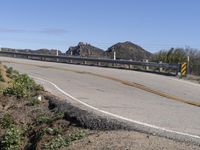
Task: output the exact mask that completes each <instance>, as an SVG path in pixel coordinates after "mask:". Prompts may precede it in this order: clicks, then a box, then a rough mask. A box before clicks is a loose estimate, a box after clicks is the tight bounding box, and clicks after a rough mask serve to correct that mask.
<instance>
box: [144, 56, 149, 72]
mask: <svg viewBox="0 0 200 150" xmlns="http://www.w3.org/2000/svg"><path fill="white" fill-rule="evenodd" d="M145 62H146V63H148V62H149V60H148V59H146V60H145ZM146 70H147V71H148V70H149V66H146Z"/></svg>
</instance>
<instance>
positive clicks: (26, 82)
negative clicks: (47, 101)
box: [3, 74, 43, 98]
mask: <svg viewBox="0 0 200 150" xmlns="http://www.w3.org/2000/svg"><path fill="white" fill-rule="evenodd" d="M41 90H43V88H42V87H41V86H39V85H37V84H36V83H35V82H34V80H33V79H31V78H30V77H29V76H28V75H26V74H21V75H17V76H16V77H15V79H14V81H13V84H12V87H8V88H6V89H5V90H4V91H3V94H4V95H5V96H11V95H15V96H17V98H23V97H31V96H34V95H36V94H38V92H39V91H41Z"/></svg>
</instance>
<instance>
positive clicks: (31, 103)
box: [27, 97, 40, 106]
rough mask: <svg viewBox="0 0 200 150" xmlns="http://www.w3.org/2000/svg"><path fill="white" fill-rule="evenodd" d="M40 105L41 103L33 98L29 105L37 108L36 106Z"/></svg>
mask: <svg viewBox="0 0 200 150" xmlns="http://www.w3.org/2000/svg"><path fill="white" fill-rule="evenodd" d="M38 104H40V101H39V100H38V99H37V98H36V97H33V98H31V99H30V100H29V103H28V104H27V105H28V106H35V105H38Z"/></svg>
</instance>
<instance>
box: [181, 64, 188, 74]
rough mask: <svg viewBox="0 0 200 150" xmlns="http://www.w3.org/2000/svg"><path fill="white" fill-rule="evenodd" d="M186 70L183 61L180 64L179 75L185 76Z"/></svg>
mask: <svg viewBox="0 0 200 150" xmlns="http://www.w3.org/2000/svg"><path fill="white" fill-rule="evenodd" d="M186 72H187V64H186V63H183V64H181V75H182V76H186Z"/></svg>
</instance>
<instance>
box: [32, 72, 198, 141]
mask: <svg viewBox="0 0 200 150" xmlns="http://www.w3.org/2000/svg"><path fill="white" fill-rule="evenodd" d="M30 76H31V77H32V78H35V79H39V80H41V81H45V82H47V83H49V84H51V85H53V86H54V87H55V88H56V89H57V90H58V91H60V92H61V93H63V94H64V95H66V96H67V97H69V98H71V99H72V100H74V101H77V102H79V103H81V104H82V105H84V106H86V107H89V108H91V109H93V110H96V111H98V112H101V113H103V114H107V115H109V116H112V117H115V118H119V119H122V120H125V121H128V122H132V123H136V124H138V125H142V126H146V127H150V128H153V129H158V130H161V131H164V132H170V133H176V134H179V135H184V136H189V137H192V138H197V139H200V136H198V135H192V134H189V133H183V132H178V131H174V130H169V129H165V128H163V127H159V126H155V125H151V124H148V123H144V122H140V121H137V120H132V119H129V118H125V117H122V116H119V115H116V114H113V113H110V112H107V111H104V110H101V109H99V108H96V107H94V106H91V105H89V104H87V103H85V102H82V101H80V100H78V99H77V98H75V97H73V96H72V95H70V94H68V93H66V92H65V91H63V90H62V89H61V88H59V87H58V86H57V85H56V84H54V83H53V82H51V81H48V80H45V79H42V78H39V77H36V76H32V75H30Z"/></svg>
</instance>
